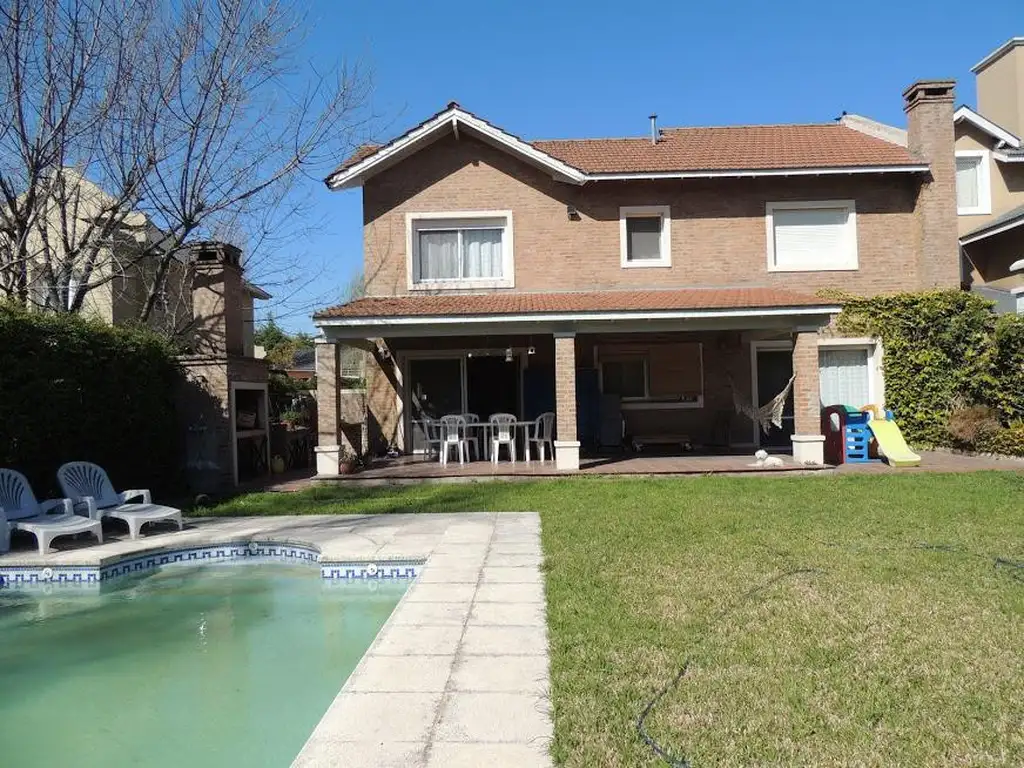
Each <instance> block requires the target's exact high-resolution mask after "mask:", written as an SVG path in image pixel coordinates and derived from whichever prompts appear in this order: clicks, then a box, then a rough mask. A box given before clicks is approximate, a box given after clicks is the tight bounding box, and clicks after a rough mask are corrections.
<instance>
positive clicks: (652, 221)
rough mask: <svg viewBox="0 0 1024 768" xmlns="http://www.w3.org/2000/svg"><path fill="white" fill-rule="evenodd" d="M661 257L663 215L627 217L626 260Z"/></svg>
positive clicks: (644, 259)
mask: <svg viewBox="0 0 1024 768" xmlns="http://www.w3.org/2000/svg"><path fill="white" fill-rule="evenodd" d="M660 258H661V217H660V216H630V217H629V218H627V219H626V260H627V261H646V260H650V259H660Z"/></svg>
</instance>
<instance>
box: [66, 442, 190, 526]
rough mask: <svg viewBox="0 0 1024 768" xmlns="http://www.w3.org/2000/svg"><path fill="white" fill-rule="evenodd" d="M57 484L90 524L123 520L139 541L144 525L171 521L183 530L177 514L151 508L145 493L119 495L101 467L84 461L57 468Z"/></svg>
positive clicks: (133, 492)
mask: <svg viewBox="0 0 1024 768" xmlns="http://www.w3.org/2000/svg"><path fill="white" fill-rule="evenodd" d="M57 482H59V483H60V487H61V489H62V490H63V491H64V494H65V495H66V496H68V497H70V498H71V500H72V501H73V502H74V504H75V511H76V512H78V513H79V514H81V513H82V510H85V513H86V514H88V516H89V517H90V518H92V519H93V520H99V519H101V518H104V517H113V518H115V519H117V520H124V522H126V523H127V524H128V535H129V536H130V537H131V538H133V539H137V538H139V531H141V530H142V526H143V525H145V524H146V523H156V522H160V521H163V520H171V521H173V522H175V523H177V524H178V530H179V531H180V530H181V529H182V527H183V525H182V522H181V510H180V509H175V508H174V507H164V506H162V505H160V504H154V503H153V500H152V498H151V497H150V495H149V491H146V490H132V491H121V492H120V493H118V492H117V491H115V490H114V486H113V484H112V483H111V482H110V478H109V477H107V473H106V472H104V471H103V468H102V467H99V466H97V465H96V464H92V463H90V462H88V461H72V462H69V463H67V464H63V465H61V467H60V469H58V470H57ZM129 499H142V501H141V503H140V502H135V503H129Z"/></svg>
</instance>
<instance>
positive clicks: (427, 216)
mask: <svg viewBox="0 0 1024 768" xmlns="http://www.w3.org/2000/svg"><path fill="white" fill-rule="evenodd" d="M465 219H504V220H505V224H504V227H503V232H502V237H501V277H496V278H491V277H483V278H457V279H450V280H421V281H417V280H416V279H415V274H416V273H415V269H414V265H415V263H416V256H417V255H418V252H419V237H417V233H418V231H419V229H418V227H417V224H418V223H420V222H430V223H431V224H432V225H438V224H440V223H443V222H444V221H449V220H451V221H454V220H465ZM457 228H458V227H455V226H453V229H457ZM512 239H513V225H512V211H426V212H422V213H407V214H405V261H406V275H407V277H408V286H409V290H410V291H436V290H467V289H479V288H514V287H515V256H514V250H513V241H512Z"/></svg>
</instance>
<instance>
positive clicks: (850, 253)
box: [765, 200, 857, 272]
mask: <svg viewBox="0 0 1024 768" xmlns="http://www.w3.org/2000/svg"><path fill="white" fill-rule="evenodd" d="M765 212H766V218H767V224H768V270H769V271H770V272H810V271H821V270H844V269H857V213H856V210H855V206H854V201H853V200H825V201H820V202H784V203H767V204H766V206H765Z"/></svg>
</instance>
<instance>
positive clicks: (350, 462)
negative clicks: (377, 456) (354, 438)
mask: <svg viewBox="0 0 1024 768" xmlns="http://www.w3.org/2000/svg"><path fill="white" fill-rule="evenodd" d="M358 468H359V457H358V456H356V454H355V453H353V452H352V451H351V450H349V449H348V448H346V447H344V446H342V448H341V455H340V457H339V458H338V474H339V475H351V474H352V473H353V472H355V471H356V469H358Z"/></svg>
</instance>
